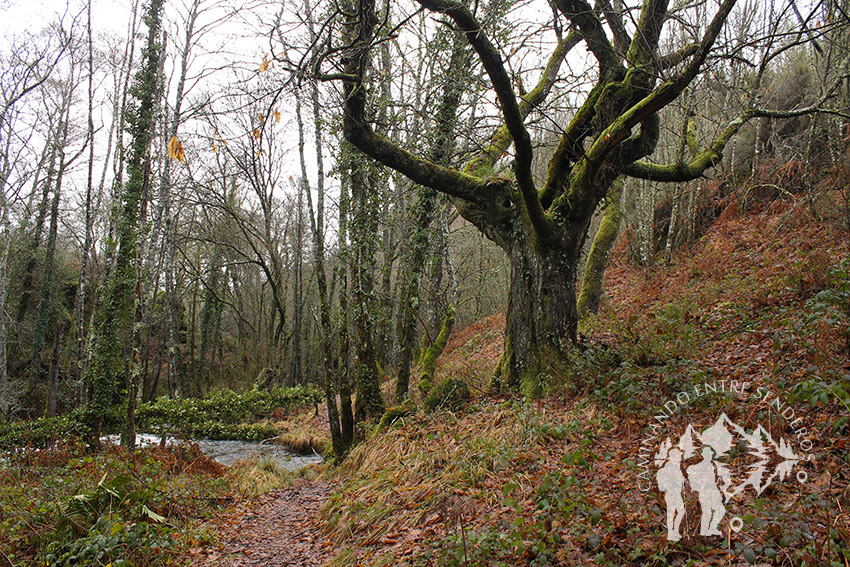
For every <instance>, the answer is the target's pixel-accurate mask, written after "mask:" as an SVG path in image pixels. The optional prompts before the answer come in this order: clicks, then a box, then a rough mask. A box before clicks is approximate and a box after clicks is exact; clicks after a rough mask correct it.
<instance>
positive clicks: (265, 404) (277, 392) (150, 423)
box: [137, 386, 324, 441]
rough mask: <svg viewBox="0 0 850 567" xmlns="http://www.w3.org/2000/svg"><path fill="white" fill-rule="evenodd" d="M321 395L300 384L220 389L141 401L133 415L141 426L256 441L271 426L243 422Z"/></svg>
mask: <svg viewBox="0 0 850 567" xmlns="http://www.w3.org/2000/svg"><path fill="white" fill-rule="evenodd" d="M323 397H324V395H323V393H322V392H321V390H319V389H318V388H312V387H304V386H295V387H292V388H273V389H272V390H259V389H252V390H249V391H247V392H245V393H243V394H238V393H236V392H234V391H233V390H229V389H224V390H217V391H215V392H213V393H211V394H209V395H208V396H206V397H204V398H167V397H161V398H157V399H156V400H154V401H152V402H148V403H144V404H141V405H140V406H139V409H138V413H137V415H138V420H139V424H140V428H141V429H144V428H148V429H151V430H162V429H165V430H167V431H169V432H174V431H176V432H179V433H181V434H182V435H184V436H186V437H194V438H200V437H203V438H207V439H245V440H248V441H259V440H263V439H268V438H270V437H273V436H274V435H275V431H276V430H275V428H274V427H273V426H272V425H270V424H268V423H266V424H263V423H253V424H249V425H246V424H244V423H245V422H249V421H254V420H257V419H261V418H268V417H270V416H271V415H272V413H274V411H275V410H277V409H278V408H283V409H286V410H288V409H292V408H296V407H303V406H308V405H313V404H318V403H319V402H320V401H321V400H322V399H323Z"/></svg>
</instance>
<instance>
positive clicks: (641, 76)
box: [326, 0, 815, 393]
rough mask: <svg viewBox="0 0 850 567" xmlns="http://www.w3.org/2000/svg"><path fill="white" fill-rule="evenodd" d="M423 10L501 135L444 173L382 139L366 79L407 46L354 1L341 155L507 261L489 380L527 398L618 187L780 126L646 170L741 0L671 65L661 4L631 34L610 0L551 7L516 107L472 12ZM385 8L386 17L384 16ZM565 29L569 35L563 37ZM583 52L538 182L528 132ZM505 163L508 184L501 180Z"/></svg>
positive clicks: (676, 177)
mask: <svg viewBox="0 0 850 567" xmlns="http://www.w3.org/2000/svg"><path fill="white" fill-rule="evenodd" d="M417 2H418V4H419V5H420V6H421V7H422V8H423V9H425V10H427V11H430V12H432V13H434V14H435V18H436V19H439V20H440V21H441V22H442V23H444V24H447V25H450V26H452V27H453V28H455V29H457V30H459V31H460V32H462V33H463V34H464V35H465V37H466V41H467V42H468V43H469V45H470V46H471V47H472V49H473V50H474V51H475V53H476V55H477V58H478V63H479V65H480V68H481V69H482V72H483V75H484V76H485V77H486V78H487V79H488V81H489V85H488V87H489V88H490V89H492V92H493V93H494V94H495V98H496V100H497V102H498V105H499V107H500V110H501V119H502V120H503V122H502V124H501V126H499V127H497V128H495V130H494V133H493V134H492V137H491V138H490V139H489V142H488V143H486V144H484V145H483V146H481V148H482V149H481V150H480V151H479V152H478V153H477V154H476V155H474V156H473V157H472V158H470V159H468V160H467V161H466V162H465V163H463V164H462V165H461V166H459V167H454V168H452V167H445V166H443V165H441V164H438V163H435V161H433V160H430V159H428V157H427V156H425V155H424V154H423V155H417V154H416V152H415V151H413V150H410V149H407V148H405V147H402V145H401V144H400V143H398V142H396V141H395V140H393V139H391V138H389V137H387V136H384V135H381V134H380V133H379V132H376V129H375V127H374V124H373V123H374V118H373V116H374V113H373V112H372V108H371V106H372V100H373V93H374V92H375V90H376V89H375V86H374V85H375V84H376V83H377V82H378V81H379V80H383V79H384V78H383V77H380V76H377V75H376V74H375V73H373V72H372V71H371V63H370V61H371V56H372V52H373V50H375V49H376V46H378V45H380V44H381V43H383V42H386V41H394V40H395V41H400V40H398V39H395V38H398V37H399V35H401V34H400V32H399V28H398V27H394V26H395V23H394V22H393V21H392V18H390V17H388V16H387V14H386V13H385V11H386V8H385V7H384V6H383V5H382V6H381V8H380V10H379V9H378V8H376V4H375V0H352V5H351V6H349V7H348V8H347V9H346V10H345V11H344V15H343V16H341V17H342V18H343V20H344V22H343V24H342V28H343V30H344V33H343V34H342V35H341V37H343V38H344V44H343V45H341V46H340V47H339V49H338V50H337V51H339V52H341V53H342V57H341V60H340V61H339V67H338V68H337V69H341V71H342V72H341V73H340V72H334V73H332V74H328V75H327V76H326V78H335V79H338V80H341V81H342V84H343V90H344V101H345V106H344V123H343V130H344V135H345V138H346V139H347V140H348V141H349V142H351V143H352V144H353V145H354V146H356V147H357V148H359V149H360V150H361V151H362V152H363V153H365V154H367V155H369V156H371V157H372V158H374V159H375V160H377V161H379V162H381V163H383V164H385V165H387V166H389V167H391V168H393V169H395V170H397V171H399V172H401V173H402V174H404V175H405V176H407V177H409V178H410V179H411V180H413V181H414V182H416V183H418V184H420V185H422V186H425V187H429V188H432V189H434V190H436V191H440V192H442V193H444V194H446V195H448V196H449V198H450V199H451V200H452V202H453V203H454V205H455V206H456V207H457V209H458V211H459V212H460V214H461V215H462V216H463V217H464V218H465V219H467V220H468V221H469V222H471V223H472V224H474V225H475V226H476V227H477V228H478V229H479V230H480V231H481V232H482V233H483V234H484V235H486V236H487V237H488V238H490V239H491V240H493V241H494V242H496V243H497V244H498V245H499V246H500V247H501V248H502V249H503V250H504V251H505V253H506V254H507V255H508V257H509V259H510V266H511V280H510V291H509V300H508V309H507V329H506V334H505V344H504V353H503V355H502V359H501V361H500V363H499V365H498V368H497V369H496V381H497V383H498V384H499V385H501V386H502V387H505V386H508V387H520V388H521V389H522V391H523V392H525V393H535V392H537V391H539V390H540V387H541V385H542V384H543V382H544V380H545V378H546V377H547V376H552V375H557V374H558V373H559V369H560V365H561V364H562V362H561V361H562V360H563V359H564V357H563V354H564V349H565V348H567V346H568V345H569V344H570V343H571V342H574V341H576V336H577V323H578V315H577V309H576V272H577V263H578V261H579V258H580V254H581V250H582V247H583V245H584V243H585V239H586V236H587V231H588V227H589V225H590V222H591V218H592V216H593V214H594V211H596V209H597V206H598V205H599V203H600V202H601V201H602V200H603V199H604V198H605V196H606V195H607V194H608V192H609V190H610V188H611V187H612V185H614V182H615V180H617V179H618V178H620V177H621V176H632V177H638V178H644V179H652V180H659V181H687V180H691V179H695V178H698V177H700V176H701V175H703V173H704V172H705V171H706V170H708V169H710V168H712V167H713V166H715V165H717V164H718V163H719V161H720V160H721V158H722V152H723V148H724V146H725V145H726V143H727V142H728V141H729V140H730V139H731V137H732V136H733V135H734V134H735V133H736V132H737V131H738V130H739V129H740V127H741V126H742V125H743V124H744V123H745V122H746V121H748V120H750V119H751V118H754V117H757V116H772V115H777V114H776V113H771V112H768V111H762V110H756V109H755V108H754V107H753V108H748V109H747V110H746V111H745V112H744V113H743V114H741V115H740V116H738V117H737V118H736V119H735V120H734V121H732V122H731V123H729V124H728V126H727V127H725V128H722V129H721V130H720V131H719V133H718V135H717V137H716V139H714V140H713V141H712V142H711V143H710V144H709V145H707V146H706V147H704V148H702V149H700V151H698V152H697V153H696V155H695V156H694V157H693V159H691V161H689V162H679V163H673V164H669V165H658V164H656V163H651V162H650V161H648V160H646V159H645V158H647V157H648V156H650V155H651V154H652V153H653V151H654V150H655V148H656V145H657V144H658V139H659V132H660V130H661V127H662V124H661V111H662V110H663V109H664V108H665V107H667V106H668V105H670V103H671V102H673V101H674V100H676V98H677V97H678V96H679V95H680V94H681V93H682V92H683V91H684V90H685V89H686V88H687V87H688V86H689V85H691V84H692V83H693V82H694V80H695V79H696V78H697V77H698V76H699V74H700V73H701V71H702V70H703V67H704V66H705V64H706V61H707V59H708V58H709V56H711V55H713V49H714V47H715V43H716V40H717V38H718V37H719V35H720V34H721V32H722V31H723V29H724V26H725V25H726V20H727V18H728V17H729V14H730V12H731V10H732V8H733V6H734V5H735V0H723V1H722V2H721V3H720V4H718V5H715V7H714V15H713V17H712V18H711V19H710V21H709V22H708V24H707V25H706V26H705V27H704V28H703V29H702V31H701V32H700V33H699V35H695V36H694V38H695V39H696V40H697V41H693V42H691V43H687V44H684V45H682V46H681V47H680V48H679V49H676V50H673V51H671V52H663V51H662V49H661V48H660V43H661V42H660V39H661V37H662V33H663V30H664V29H665V24H666V23H667V22H668V21H671V20H674V18H671V17H670V14H669V13H668V8H669V6H668V4H669V3H668V1H667V0H645V1H644V3H643V5H642V7H641V9H640V15H639V18H638V19H637V20H636V21H635V20H629V22H630V23H629V24H628V25H625V24H624V14H623V12H617V11H616V10H614V9H613V8H612V6H611V3H609V2H608V1H607V0H599V1H598V2H597V3H596V5H595V6H591V5H590V4H588V3H587V2H585V1H584V0H554V1H553V2H552V5H553V7H554V8H556V9H557V12H556V14H555V20H554V21H558V22H559V24H557V25H554V26H553V27H554V28H555V34H554V35H556V36H557V38H558V39H557V41H555V42H553V44H552V45H553V49H552V51H551V54H550V55H549V58H548V61H547V62H546V63H545V65H543V66H542V67H543V68H542V71H541V72H540V74H539V80H538V82H537V84H536V85H535V87H534V88H533V89H531V90H530V91H528V92H522V89H521V88H520V91H521V92H520V93H519V95H518V94H517V93H516V92H515V87H516V85H517V84H518V82H519V81H518V80H517V77H516V76H515V75H513V74H512V72H510V69H513V66H512V65H508V64H506V60H505V56H503V51H502V50H500V48H499V47H497V45H496V44H495V40H492V39H491V37H489V36H488V26H487V25H485V23H482V21H479V19H478V17H477V15H476V14H477V12H476V10H479V5H478V3H475V5H474V7H473V6H471V5H469V4H466V3H461V2H455V1H453V0H417ZM387 6H389V7H390V10H392V3H389V4H388V5H387ZM634 15H635V12H632V13H631V14H630V17H631V16H634ZM482 17H483V16H482ZM564 21H566V25H563V22H564ZM560 29H565V30H569V31H568V32H567V33H563V34H562V33H560V31H559V30H560ZM693 29H694V28H691V30H693ZM609 38H612V39H609ZM579 45H583V46H584V47H585V48H586V49H587V51H588V52H589V53H590V54H592V56H593V57H594V58H595V71H589V73H590V74H592V75H594V76H595V84H594V85H593V86H592V88H590V89H588V90H587V91H586V92H585V93H584V100H583V103H581V104H579V105H578V108H577V109H576V110H575V112H574V113H573V114H572V116H571V118H570V120H569V121H568V123H564V124H558V126H557V127H558V128H559V129H560V139H559V140H558V143H557V146H556V148H555V149H554V153H551V158H550V159H548V166H547V168H546V174H545V175H544V176H542V178H541V176H539V175H538V176H537V178H536V179H535V176H534V175H533V171H534V169H533V165H534V161H535V153H536V151H537V150H536V148H535V147H534V145H533V143H532V137H531V135H530V133H529V128H528V125H527V122H528V119H529V116H530V115H531V114H532V113H533V112H534V111H535V110H540V109H544V108H545V107H544V106H543V105H544V102H545V101H546V99H547V97H548V96H549V95H550V92H551V91H552V89H553V86H554V85H555V83H556V81H557V80H558V79H559V76H560V74H561V73H562V67H565V65H563V63H564V61H565V59H566V57H567V55H568V54H569V53H570V52H571V51H572V50H574V49H575V48H576V47H577V46H579ZM505 51H507V50H505ZM520 51H521V47H520V48H517V49H513V50H512V51H511V55H510V56H509V57H512V58H513V59H514V61H521V60H522V55H521V53H518V52H520ZM508 62H509V63H510V62H511V61H508ZM573 94H574V95H581V93H573ZM402 102H403V101H402ZM755 102H756V101H755V100H753V105H754V104H755ZM384 103H385V102H384ZM814 110H815V108H814V107H812V108H807V109H801V110H800V111H799V112H800V113H803V112H812V111H814ZM795 112H796V111H795ZM538 116H539V115H538ZM547 151H549V152H551V150H547ZM509 153H510V154H512V156H511V157H512V171H511V172H510V175H504V174H499V173H497V166H498V165H499V164H500V161H501V163H502V164H504V161H505V156H507V155H509Z"/></svg>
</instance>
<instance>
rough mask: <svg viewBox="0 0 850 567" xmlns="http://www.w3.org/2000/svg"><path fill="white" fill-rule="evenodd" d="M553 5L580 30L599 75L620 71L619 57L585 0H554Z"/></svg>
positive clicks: (599, 21) (597, 17)
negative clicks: (597, 63)
mask: <svg viewBox="0 0 850 567" xmlns="http://www.w3.org/2000/svg"><path fill="white" fill-rule="evenodd" d="M554 3H555V6H556V7H557V8H558V10H559V11H560V12H561V13H562V14H564V15H565V16H566V17H567V19H568V20H570V21H571V22H573V23H574V24H575V25H576V26H578V28H579V30H581V35H582V36H584V40H585V42H586V43H587V48H588V49H589V50H590V52H591V53H593V56H594V57H596V60H597V61H598V62H599V70H600V75H602V76H608V75H610V74H616V73H621V72H622V71H623V65H622V63H621V62H620V57H619V56H618V55H617V52H616V51H615V50H614V47H613V46H612V45H611V42H610V41H608V36H607V35H606V34H605V28H604V27H602V21H601V20H600V19H599V16H598V15H597V14H596V12H595V11H594V10H593V8H591V7H590V4H588V3H587V2H585V0H554Z"/></svg>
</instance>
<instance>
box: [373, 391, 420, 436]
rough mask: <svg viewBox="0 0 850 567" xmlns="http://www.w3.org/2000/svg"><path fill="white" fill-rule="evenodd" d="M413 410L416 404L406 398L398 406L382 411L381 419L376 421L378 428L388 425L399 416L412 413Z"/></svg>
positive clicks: (414, 410)
mask: <svg viewBox="0 0 850 567" xmlns="http://www.w3.org/2000/svg"><path fill="white" fill-rule="evenodd" d="M415 412H416V405H415V404H414V403H413V401H412V400H411V399H410V398H408V399H406V400H404V403H402V404H401V405H400V406H394V407H391V408H389V409H388V410H387V411H385V412H384V415H382V416H381V421H379V422H378V430H381V429H385V428H387V427H390V426H391V425H392V424H393V423H395V422H396V420H398V419H399V418H402V417H407V416H408V415H413V414H414V413H415Z"/></svg>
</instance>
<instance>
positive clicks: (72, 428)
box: [0, 412, 89, 451]
mask: <svg viewBox="0 0 850 567" xmlns="http://www.w3.org/2000/svg"><path fill="white" fill-rule="evenodd" d="M88 433H89V429H88V427H87V426H86V425H85V424H84V422H83V420H82V419H81V414H80V413H79V412H72V413H71V414H67V415H63V416H60V417H45V418H41V419H36V420H34V421H20V422H16V423H4V424H0V451H10V450H13V449H15V448H18V447H36V448H42V447H47V446H48V445H50V444H51V443H53V442H54V441H56V440H64V439H69V438H72V437H76V438H83V437H86V436H87V435H88Z"/></svg>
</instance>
